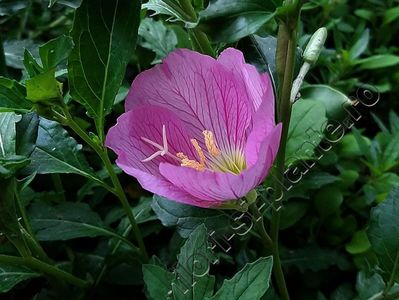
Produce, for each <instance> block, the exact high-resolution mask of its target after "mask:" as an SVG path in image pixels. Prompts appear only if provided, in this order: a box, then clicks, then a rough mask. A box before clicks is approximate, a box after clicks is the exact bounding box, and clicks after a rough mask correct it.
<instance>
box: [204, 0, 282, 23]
mask: <svg viewBox="0 0 399 300" xmlns="http://www.w3.org/2000/svg"><path fill="white" fill-rule="evenodd" d="M276 8H277V5H276V3H273V1H262V0H247V1H240V0H213V1H210V3H209V5H208V7H207V8H206V9H205V10H204V11H202V12H201V13H200V16H201V18H202V19H204V20H210V19H215V18H221V17H229V16H235V15H240V14H249V13H259V12H270V11H274V10H275V9H276Z"/></svg>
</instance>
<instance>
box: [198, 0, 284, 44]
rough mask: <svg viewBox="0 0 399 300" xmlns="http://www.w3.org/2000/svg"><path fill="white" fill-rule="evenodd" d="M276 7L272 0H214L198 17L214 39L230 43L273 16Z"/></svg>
mask: <svg viewBox="0 0 399 300" xmlns="http://www.w3.org/2000/svg"><path fill="white" fill-rule="evenodd" d="M276 8H277V7H276V3H273V1H261V0H247V1H240V0H215V1H210V3H209V5H208V7H207V8H206V9H205V10H204V11H202V12H201V13H200V17H201V23H205V25H206V27H207V28H208V29H209V30H208V31H206V33H207V34H208V35H210V36H211V38H212V39H213V40H214V41H216V42H225V43H232V42H235V41H238V40H239V39H241V38H243V37H245V36H248V35H251V34H253V33H255V32H257V31H258V30H259V29H260V28H261V27H262V26H263V25H264V24H266V23H267V22H268V21H270V20H271V19H272V18H273V17H274V15H275V10H276ZM214 28H218V30H213V29H214Z"/></svg>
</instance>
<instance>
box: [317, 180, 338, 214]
mask: <svg viewBox="0 0 399 300" xmlns="http://www.w3.org/2000/svg"><path fill="white" fill-rule="evenodd" d="M314 199H315V206H316V209H317V210H318V212H319V214H320V215H321V216H323V217H326V216H328V215H331V214H334V213H336V212H338V211H339V208H340V206H341V204H342V202H343V201H344V199H343V195H342V192H341V191H340V190H339V189H338V188H337V187H335V186H326V187H324V188H322V189H320V190H319V191H318V192H317V193H316V195H315V196H314Z"/></svg>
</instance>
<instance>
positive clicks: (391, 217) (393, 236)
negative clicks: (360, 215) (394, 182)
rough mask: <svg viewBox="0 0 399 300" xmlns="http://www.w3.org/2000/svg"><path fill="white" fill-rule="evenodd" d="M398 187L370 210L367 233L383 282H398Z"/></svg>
mask: <svg viewBox="0 0 399 300" xmlns="http://www.w3.org/2000/svg"><path fill="white" fill-rule="evenodd" d="M398 216H399V187H396V188H393V189H392V190H391V192H390V193H389V195H388V198H387V199H386V200H385V201H384V202H382V203H380V204H378V205H377V206H376V207H374V208H373V209H372V210H371V216H370V224H369V228H368V231H367V234H368V237H369V240H370V243H371V248H372V249H373V251H374V252H375V254H376V255H377V258H378V261H379V266H380V268H381V269H382V271H383V274H382V275H383V277H384V278H385V280H390V278H393V279H394V280H395V281H396V282H398V281H399V218H398Z"/></svg>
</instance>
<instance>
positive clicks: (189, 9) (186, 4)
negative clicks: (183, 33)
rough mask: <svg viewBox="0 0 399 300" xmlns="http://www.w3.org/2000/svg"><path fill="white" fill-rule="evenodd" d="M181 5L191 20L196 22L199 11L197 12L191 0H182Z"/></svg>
mask: <svg viewBox="0 0 399 300" xmlns="http://www.w3.org/2000/svg"><path fill="white" fill-rule="evenodd" d="M180 5H181V7H182V9H183V10H184V12H185V13H186V14H187V15H189V16H190V18H191V20H192V21H193V22H196V20H197V18H198V17H197V13H196V12H195V9H194V7H193V6H192V4H191V0H180Z"/></svg>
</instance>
